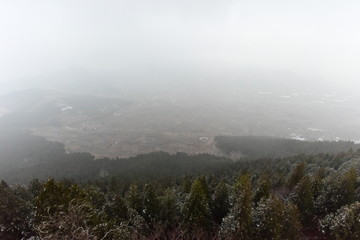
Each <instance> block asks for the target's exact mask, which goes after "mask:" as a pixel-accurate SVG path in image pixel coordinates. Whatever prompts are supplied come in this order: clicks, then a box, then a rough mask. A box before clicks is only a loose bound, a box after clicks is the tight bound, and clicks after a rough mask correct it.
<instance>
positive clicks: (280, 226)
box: [253, 196, 301, 240]
mask: <svg viewBox="0 0 360 240" xmlns="http://www.w3.org/2000/svg"><path fill="white" fill-rule="evenodd" d="M253 221H254V228H255V231H254V234H255V236H256V238H257V239H278V240H280V239H294V240H295V239H298V238H299V235H300V229H301V223H300V217H299V213H298V211H297V208H296V207H295V206H294V205H292V204H291V203H284V202H283V200H281V199H280V198H279V197H276V196H272V197H270V198H269V199H266V200H263V201H261V202H260V203H259V205H258V206H257V207H256V208H255V213H254V220H253Z"/></svg>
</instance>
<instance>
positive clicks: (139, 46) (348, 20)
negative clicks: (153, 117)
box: [0, 0, 360, 83]
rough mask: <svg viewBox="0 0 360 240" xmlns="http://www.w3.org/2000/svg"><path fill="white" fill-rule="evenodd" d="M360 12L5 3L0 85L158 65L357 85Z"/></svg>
mask: <svg viewBox="0 0 360 240" xmlns="http://www.w3.org/2000/svg"><path fill="white" fill-rule="evenodd" d="M359 11H360V1H351V0H345V1H331V0H301V1H298V0H297V1H295V0H294V1H293V0H249V1H242V0H239V1H231V0H222V1H219V0H218V1H214V0H206V1H205V0H173V1H172V0H152V1H149V0H131V1H130V0H129V1H121V0H57V1H56V0H22V1H19V0H1V1H0V82H1V83H4V82H7V81H9V80H12V79H16V78H21V77H26V76H30V75H37V74H42V73H48V72H52V71H59V70H63V69H68V68H72V69H73V68H81V69H87V70H91V71H122V70H124V71H126V70H127V69H137V71H141V68H142V67H144V66H147V67H148V66H153V65H154V66H162V65H164V66H185V68H186V66H198V67H200V68H203V69H214V68H218V69H227V68H238V67H239V68H246V67H259V68H269V69H280V70H286V71H292V72H296V73H298V74H303V75H305V76H306V75H312V76H321V77H323V78H325V79H327V80H329V81H332V82H338V83H342V81H349V82H351V81H352V82H356V81H357V80H358V79H360V78H359V77H360V67H359V66H360V14H359Z"/></svg>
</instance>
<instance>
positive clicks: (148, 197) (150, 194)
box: [142, 184, 160, 225]
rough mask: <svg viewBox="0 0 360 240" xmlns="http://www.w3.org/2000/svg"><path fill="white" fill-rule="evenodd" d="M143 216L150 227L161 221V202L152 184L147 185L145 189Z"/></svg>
mask: <svg viewBox="0 0 360 240" xmlns="http://www.w3.org/2000/svg"><path fill="white" fill-rule="evenodd" d="M142 206H143V211H142V215H143V217H144V219H145V221H146V222H147V223H148V224H149V225H153V224H154V223H156V222H157V221H159V219H160V200H159V198H158V196H157V195H156V193H155V190H154V188H153V187H152V185H151V184H146V185H145V189H144V199H143V204H142Z"/></svg>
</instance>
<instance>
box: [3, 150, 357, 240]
mask: <svg viewBox="0 0 360 240" xmlns="http://www.w3.org/2000/svg"><path fill="white" fill-rule="evenodd" d="M64 156H65V159H61V160H60V159H58V160H56V161H54V162H52V163H51V164H49V165H42V163H39V167H41V166H48V167H49V168H50V167H54V169H53V171H55V170H56V171H59V173H58V175H57V176H60V174H64V173H66V174H69V176H70V175H71V176H77V177H74V178H73V179H69V178H67V179H62V180H61V181H59V180H57V179H49V180H47V181H45V182H42V180H38V179H34V180H33V181H31V182H30V184H29V185H28V186H27V187H25V186H20V185H7V184H6V183H5V182H3V183H2V185H1V189H0V191H1V193H0V211H1V215H0V227H1V229H2V231H1V232H0V234H2V235H1V237H0V238H1V239H21V238H30V237H33V239H94V240H95V239H104V240H105V239H174V238H179V239H234V240H235V239H299V238H301V237H302V236H301V231H302V232H303V233H304V234H305V235H306V236H305V238H307V237H309V238H310V239H311V238H314V235H316V236H317V237H319V236H321V232H320V231H319V229H318V227H317V226H319V222H320V221H322V220H323V219H324V216H325V215H328V216H327V217H326V218H325V220H324V221H323V226H324V229H325V230H326V232H327V234H329V236H331V237H333V238H335V239H351V237H350V236H357V235H356V234H357V233H356V232H357V228H358V226H357V222H356V220H358V219H357V218H356V217H355V216H357V214H358V213H357V205H356V204H355V205H354V204H353V203H354V201H355V200H356V199H357V195H356V194H357V193H359V192H360V188H359V184H358V182H357V175H358V170H359V169H360V164H359V156H360V151H349V152H345V153H340V154H336V155H331V154H319V155H299V156H295V157H288V158H282V159H258V160H251V161H250V160H249V161H248V160H241V161H235V162H233V161H231V160H228V159H224V158H219V157H215V156H211V155H206V154H201V155H194V156H189V155H187V154H183V153H179V154H175V155H170V154H166V153H152V154H147V155H140V156H137V157H134V158H131V159H116V160H110V159H99V160H94V159H93V157H92V156H91V155H89V154H86V153H83V154H65V155H64ZM56 158H57V157H54V159H56ZM80 166H82V169H80ZM100 170H103V171H102V172H103V173H107V174H109V175H108V176H105V175H106V174H105V175H103V176H102V177H100V176H99V171H100ZM40 172H41V171H40ZM239 173H241V174H240V177H239ZM40 175H41V174H40ZM80 176H82V177H80ZM40 179H41V178H40ZM84 180H86V181H84ZM351 204H352V205H351ZM354 206H356V207H354ZM339 209H341V210H339ZM343 209H347V210H343ZM337 210H339V211H338V212H336V211H337ZM340 212H341V214H340ZM349 212H350V213H349ZM352 212H353V213H352ZM331 213H333V214H332V215H331ZM345 213H346V214H345ZM329 214H330V215H329ZM340 216H341V217H340ZM343 219H345V220H344V221H345V222H341V221H342V220H343ZM300 220H301V221H300ZM340 220H341V221H340ZM334 221H335V222H334ZM339 221H340V223H339ZM326 222H328V223H329V224H330V223H331V224H332V225H329V224H328V225H326V224H325V223H326ZM14 223H16V224H14ZM343 223H344V224H345V225H346V226H349V227H348V228H345V229H346V230H344V229H341V226H343V225H342V224H343ZM330 226H336V227H335V228H331V227H330ZM339 234H340V235H341V236H347V238H341V237H334V236H340V235H339ZM351 234H352V235H351Z"/></svg>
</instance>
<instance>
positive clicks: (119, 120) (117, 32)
mask: <svg viewBox="0 0 360 240" xmlns="http://www.w3.org/2000/svg"><path fill="white" fill-rule="evenodd" d="M359 7H360V3H359V2H357V1H346V2H344V1H323V0H318V1H288V0H287V1H285V0H279V1H261V0H253V1H230V0H225V1H212V0H211V1H209V0H208V1H203V0H199V1H189V0H182V1H162V0H155V1H145V0H134V1H113V0H107V1H95V0H77V1H68V0H63V1H41V0H33V1H25V0H23V1H18V0H11V1H10V0H9V1H7V0H5V1H1V3H0V68H1V69H0V84H1V88H0V94H2V95H1V96H0V127H4V126H5V128H9V127H17V128H23V129H27V130H30V131H31V132H32V133H33V134H35V135H40V136H44V137H46V138H48V139H50V140H55V141H59V142H62V143H64V144H65V147H66V149H67V151H87V152H90V153H92V154H94V155H95V156H112V157H114V156H132V155H136V154H139V153H147V152H151V151H159V150H161V151H168V152H177V151H185V152H189V153H197V152H210V153H214V154H216V153H217V152H216V149H215V146H214V142H213V139H214V137H215V136H218V135H234V136H237V135H241V136H243V135H266V136H276V137H284V138H293V139H300V140H304V139H306V140H312V141H313V140H315V141H317V140H319V141H322V140H339V139H344V140H354V141H359V139H360V133H359V131H358V130H357V129H359V127H360V108H359V102H360V96H359V94H358V89H359V87H360V86H359V83H358V79H359V76H360V68H359V67H358V66H359V64H360V45H359V44H358V43H359V42H360V32H359V31H358V29H359V27H360V16H359V15H358V11H357V10H358V9H359ZM29 89H30V90H29ZM34 89H35V90H34ZM44 89H46V90H44ZM19 90H21V91H20V92H19ZM77 94H82V95H77ZM199 139H200V140H199ZM204 139H208V141H204Z"/></svg>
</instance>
